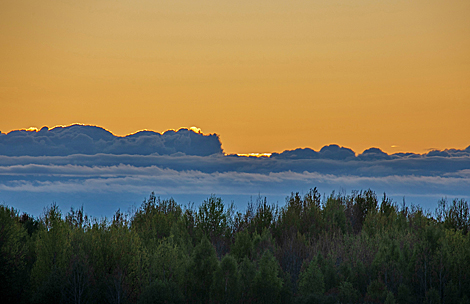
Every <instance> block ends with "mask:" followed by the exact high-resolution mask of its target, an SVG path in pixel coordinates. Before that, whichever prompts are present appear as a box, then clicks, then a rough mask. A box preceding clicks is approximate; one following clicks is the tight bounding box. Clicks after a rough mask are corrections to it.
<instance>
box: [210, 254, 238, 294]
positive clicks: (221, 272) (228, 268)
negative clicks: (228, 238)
mask: <svg viewBox="0 0 470 304" xmlns="http://www.w3.org/2000/svg"><path fill="white" fill-rule="evenodd" d="M239 295H240V279H239V274H238V266H237V261H236V260H235V258H234V257H232V256H230V255H226V256H224V258H223V259H222V261H221V262H220V263H219V265H218V266H217V269H216V270H215V272H214V280H213V282H212V286H211V298H212V300H213V301H215V302H217V303H238V300H239Z"/></svg>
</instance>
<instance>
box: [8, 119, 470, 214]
mask: <svg viewBox="0 0 470 304" xmlns="http://www.w3.org/2000/svg"><path fill="white" fill-rule="evenodd" d="M469 168H470V147H468V148H466V149H465V150H458V149H447V150H444V151H430V152H429V153H426V154H414V153H395V154H391V155H389V154H387V153H385V152H383V151H381V150H380V149H378V148H370V149H367V150H365V151H364V152H362V153H360V154H358V155H357V156H356V153H355V152H354V151H352V150H351V149H349V148H345V147H340V146H338V145H329V146H325V147H323V148H322V149H321V150H320V151H314V150H312V149H309V148H303V149H295V150H290V151H284V152H282V153H274V154H273V155H272V156H271V157H260V158H256V157H239V156H236V155H228V156H225V155H224V154H223V153H222V149H221V144H220V141H219V138H218V136H217V135H203V134H200V133H195V132H193V131H191V130H187V129H181V130H179V131H167V132H165V133H163V134H160V133H156V132H151V131H142V132H138V133H135V134H132V135H128V136H126V137H117V136H114V135H113V134H112V133H110V132H108V131H106V130H104V129H102V128H99V127H93V126H79V125H75V126H70V127H63V128H61V127H59V128H53V129H51V130H49V129H47V128H43V129H41V130H40V131H38V132H29V131H13V132H10V133H8V134H3V133H2V134H0V202H4V203H10V204H13V205H14V206H28V204H42V206H41V208H42V207H43V206H44V204H45V203H51V202H52V201H56V202H58V203H60V202H67V203H71V204H72V203H73V204H74V205H75V206H77V205H80V204H81V203H89V201H90V198H93V197H96V199H97V200H99V204H95V205H93V208H94V209H93V210H96V213H95V215H96V214H98V215H100V214H103V212H108V211H107V210H110V211H111V212H112V211H113V210H116V209H117V208H118V207H116V206H119V208H122V207H126V208H127V207H128V204H129V200H132V199H134V198H135V201H134V202H135V203H139V202H141V200H142V199H143V198H144V197H145V196H146V195H148V194H149V193H150V192H152V191H155V192H156V193H157V195H162V196H168V197H169V196H174V197H182V198H185V199H186V198H187V197H199V198H200V197H204V195H207V196H208V195H210V194H211V193H214V194H216V195H221V196H224V197H228V198H235V199H238V200H243V201H241V202H240V201H237V202H236V203H237V204H238V205H239V206H240V208H243V204H245V203H246V201H247V197H249V196H256V195H258V194H260V195H262V196H267V197H269V198H270V199H272V200H274V201H278V202H280V203H281V204H282V203H283V202H284V198H285V196H287V195H289V194H290V192H291V191H299V192H302V191H304V192H306V191H308V189H309V188H312V187H319V188H320V190H321V191H322V192H324V193H327V194H329V193H330V192H331V191H332V190H340V189H343V190H346V191H351V190H361V189H367V188H372V189H373V190H375V191H376V192H377V193H382V192H386V193H387V195H390V196H392V197H394V198H395V199H397V200H401V199H402V198H403V196H405V197H407V198H409V199H411V200H412V201H414V202H417V203H420V204H424V205H426V204H428V206H429V207H432V206H431V205H432V204H436V202H437V200H438V199H439V198H441V197H444V196H447V197H461V198H470V190H469V189H470V169H469ZM116 193H117V194H119V195H117V194H116ZM124 198H125V199H124ZM39 199H41V201H38V200H39ZM47 199H49V201H45V200H47ZM31 202H33V203H31ZM429 202H431V203H429ZM182 203H185V202H182ZM122 204H124V205H122ZM429 204H431V205H429ZM99 206H108V207H106V208H108V209H100V207H99ZM114 207H116V208H114ZM103 208H104V207H103ZM24 210H25V211H28V210H35V209H28V208H26V209H24ZM100 210H101V211H100ZM100 212H101V213H100Z"/></svg>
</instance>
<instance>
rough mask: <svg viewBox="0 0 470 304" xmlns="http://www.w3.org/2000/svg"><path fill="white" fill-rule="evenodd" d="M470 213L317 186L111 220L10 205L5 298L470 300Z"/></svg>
mask: <svg viewBox="0 0 470 304" xmlns="http://www.w3.org/2000/svg"><path fill="white" fill-rule="evenodd" d="M469 217H470V216H469V209H468V203H467V202H466V201H465V200H462V199H454V200H452V201H447V200H446V199H443V200H441V201H439V203H438V208H437V209H436V211H435V212H434V214H433V215H432V214H430V213H429V212H427V211H424V210H423V209H421V208H420V207H419V206H413V205H411V206H409V207H407V206H406V205H405V203H403V204H402V205H401V207H400V208H399V207H398V205H397V204H396V203H394V202H393V201H392V200H390V199H389V198H388V197H387V196H386V195H385V194H384V195H383V197H382V198H381V200H379V199H378V198H377V195H376V194H375V193H374V192H373V191H372V190H366V191H354V192H352V193H351V194H349V195H346V194H345V193H340V194H336V193H334V192H333V193H332V194H331V195H329V196H323V197H321V196H320V195H319V192H318V190H317V189H316V188H313V189H312V190H310V191H309V192H308V193H307V194H306V195H304V196H303V197H302V196H300V195H299V194H298V193H292V194H291V195H290V196H289V197H287V199H286V204H285V205H284V206H283V207H281V208H279V207H278V206H276V205H271V204H269V203H268V202H267V199H265V198H264V199H263V198H261V197H258V198H257V199H256V201H255V203H252V202H250V203H249V204H248V207H247V209H246V210H245V211H244V212H240V211H236V210H235V209H234V207H233V204H232V205H229V206H226V205H225V204H224V203H223V202H222V200H221V199H220V198H218V197H215V196H211V197H209V198H208V199H207V200H205V201H204V202H202V204H201V205H200V206H197V207H194V205H188V206H187V207H183V206H181V205H179V204H177V203H176V202H175V201H174V200H173V199H168V200H161V199H160V198H158V197H156V196H155V195H154V194H153V193H152V194H151V195H150V197H149V198H148V199H147V200H145V201H144V202H143V203H142V205H141V206H140V208H138V209H137V210H136V211H135V212H134V213H133V214H124V213H122V212H120V211H119V210H118V211H117V212H116V213H115V214H114V216H113V217H112V218H111V219H106V218H104V219H100V220H98V219H93V218H91V217H88V216H87V215H86V213H85V212H84V209H83V207H81V208H79V209H71V210H70V211H69V212H68V213H66V214H63V213H62V211H61V210H60V209H59V207H58V206H57V205H55V204H52V205H51V206H49V207H48V208H46V209H45V210H44V213H43V214H42V215H41V216H40V217H39V218H34V217H32V216H30V215H27V214H21V215H20V213H19V212H18V211H17V210H14V209H12V208H9V207H7V206H3V205H0V253H1V254H0V292H1V298H2V303H183V302H185V303H270V304H271V303H273V304H274V303H400V304H401V303H468V302H469V298H470V233H468V232H469V224H470V218H469Z"/></svg>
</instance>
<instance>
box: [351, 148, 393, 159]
mask: <svg viewBox="0 0 470 304" xmlns="http://www.w3.org/2000/svg"><path fill="white" fill-rule="evenodd" d="M358 158H359V159H361V160H368V161H372V160H384V159H391V158H392V157H391V156H390V155H388V154H387V153H385V152H383V151H382V150H380V149H379V148H369V149H367V150H365V151H364V152H362V153H361V154H359V155H358Z"/></svg>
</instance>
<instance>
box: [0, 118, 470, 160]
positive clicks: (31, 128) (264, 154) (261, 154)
mask: <svg viewBox="0 0 470 304" xmlns="http://www.w3.org/2000/svg"><path fill="white" fill-rule="evenodd" d="M71 126H90V127H97V128H100V129H103V130H105V131H107V132H109V133H111V134H112V135H114V136H116V137H121V138H123V137H127V136H130V135H135V134H137V133H140V132H154V133H159V134H164V133H166V132H168V131H174V132H177V131H179V130H182V129H184V130H190V131H193V132H194V133H200V134H203V135H217V137H219V139H220V137H221V134H219V133H217V132H213V133H205V132H204V130H202V129H201V128H199V127H197V126H191V127H179V128H175V129H170V128H169V129H165V130H164V131H157V130H152V129H148V128H145V129H140V130H137V131H134V132H131V133H127V134H117V133H115V132H113V130H111V129H108V128H106V127H104V126H100V125H93V124H87V123H79V122H75V123H70V124H58V125H54V126H52V127H49V126H47V125H42V126H41V127H36V126H29V127H27V128H18V129H11V130H9V131H7V132H5V133H3V131H2V130H0V134H8V133H11V132H14V131H28V132H36V133H37V132H39V131H40V130H41V129H43V128H47V129H48V130H49V131H50V130H53V129H55V128H67V127H71ZM220 143H221V147H222V151H223V153H224V155H238V156H245V157H270V156H271V155H272V154H275V153H282V152H286V151H293V150H296V149H311V150H314V151H318V150H320V149H321V148H323V147H326V146H329V145H338V146H340V147H346V146H343V145H341V143H337V142H329V143H326V144H324V145H321V146H320V148H317V149H315V148H313V147H311V146H297V147H293V148H285V149H283V150H280V151H264V152H260V151H252V152H246V153H242V152H240V153H237V152H226V151H225V149H224V148H223V147H224V142H223V141H222V140H220ZM468 147H470V144H467V145H464V146H462V147H455V146H453V147H444V148H443V149H437V148H426V149H424V150H422V151H420V152H418V151H410V150H395V151H389V150H387V149H386V148H383V147H379V146H376V145H371V146H369V147H367V148H365V149H364V150H362V151H357V150H355V149H354V148H351V147H346V148H349V149H352V150H353V151H354V152H355V154H356V156H358V155H360V154H361V153H363V152H364V151H367V150H369V149H373V148H377V149H380V150H381V151H383V152H385V153H387V154H389V155H393V154H398V153H413V154H418V155H424V154H426V153H429V152H433V151H448V150H454V149H455V150H464V149H466V148H468ZM392 148H398V147H392Z"/></svg>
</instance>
